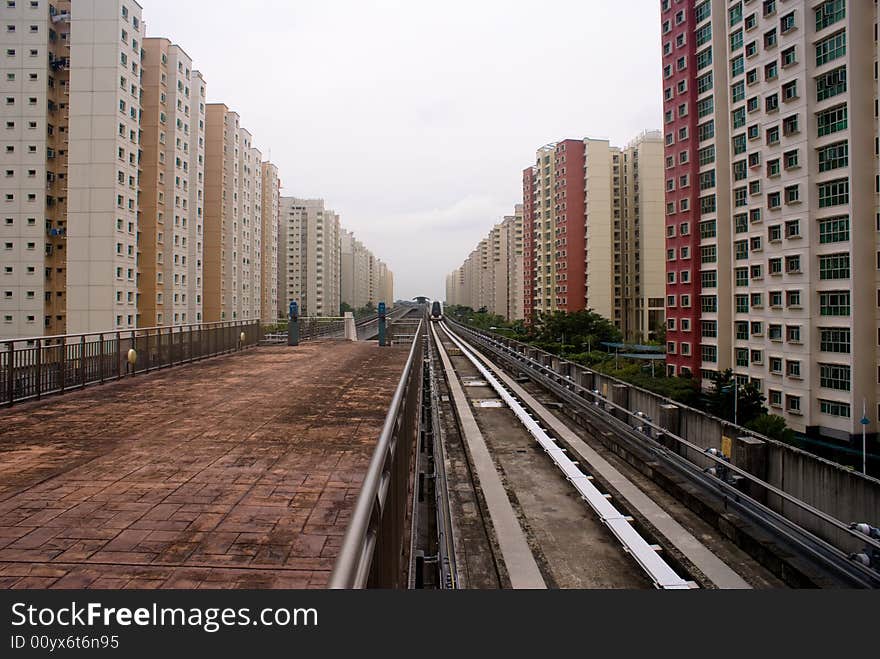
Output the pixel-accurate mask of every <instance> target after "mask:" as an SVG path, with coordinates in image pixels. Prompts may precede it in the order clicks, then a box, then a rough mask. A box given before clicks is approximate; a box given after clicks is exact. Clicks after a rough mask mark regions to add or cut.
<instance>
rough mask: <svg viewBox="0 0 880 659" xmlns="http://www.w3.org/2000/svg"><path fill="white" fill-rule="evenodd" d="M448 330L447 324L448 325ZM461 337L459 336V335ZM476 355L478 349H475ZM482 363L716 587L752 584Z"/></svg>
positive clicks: (530, 398)
mask: <svg viewBox="0 0 880 659" xmlns="http://www.w3.org/2000/svg"><path fill="white" fill-rule="evenodd" d="M447 331H448V328H447ZM459 340H460V338H459ZM476 354H478V355H479V353H476ZM479 357H480V359H481V361H482V362H483V363H484V364H485V367H486V368H487V369H488V370H489V371H490V372H491V373H492V374H493V375H494V376H495V377H497V378H498V379H499V380H501V382H502V383H503V384H504V386H505V387H507V388H508V389H509V390H510V391H512V392H513V393H514V395H516V396H517V397H518V398H519V399H520V400H522V401H523V402H524V403H525V404H526V405H527V406H528V407H529V408H530V409H532V410H533V411H534V412H535V414H536V415H537V416H538V418H540V420H541V422H542V423H544V424H546V425H547V427H548V428H550V429H551V430H552V431H553V432H554V433H556V434H557V436H558V437H560V438H561V439H563V440H564V441H565V442H566V443H567V444H568V446H570V447H571V448H572V450H574V452H575V453H576V454H577V457H578V458H579V459H580V460H581V461H582V463H583V464H585V465H589V467H590V470H591V473H595V474H596V475H597V476H600V477H601V478H602V479H603V480H605V481H606V482H607V483H609V484H610V485H611V486H612V487H614V488H615V489H616V490H617V491H618V492H619V493H620V494H621V496H623V498H624V499H625V500H626V502H627V504H628V505H629V506H630V507H632V508H633V509H635V510H636V511H638V513H639V514H641V515H642V516H643V517H645V519H647V520H648V521H649V522H650V523H651V524H652V525H653V526H654V527H655V528H656V529H657V530H658V531H659V532H660V533H661V534H662V535H663V536H664V537H665V538H666V539H667V540H668V541H669V542H670V543H671V544H672V545H673V546H675V548H676V549H677V550H678V551H680V552H681V553H682V554H683V555H685V556H686V557H687V558H688V560H690V561H691V562H692V563H693V564H694V565H695V566H696V567H697V568H698V569H699V570H700V571H701V572H703V574H704V575H705V576H706V578H707V579H709V580H710V581H711V582H712V583H713V584H714V585H716V586H717V587H718V588H733V589H748V588H751V586H750V585H749V584H748V583H747V582H746V581H745V580H744V579H743V578H742V577H741V576H740V575H739V574H737V573H736V572H735V571H734V570H733V569H731V568H730V567H729V566H728V565H726V564H725V563H724V562H723V561H722V560H721V559H719V558H718V557H717V556H716V555H715V554H713V553H712V551H711V550H709V549H708V548H707V547H706V546H705V545H704V544H703V543H701V542H700V541H699V540H698V539H697V538H696V537H694V536H693V535H692V534H691V533H690V532H689V531H687V529H685V528H684V527H683V526H682V525H681V524H679V523H678V522H677V521H676V520H675V519H673V518H672V517H671V516H670V515H669V514H668V513H667V512H666V511H664V510H663V509H662V508H661V507H660V506H658V505H657V504H656V503H655V502H654V501H652V500H651V499H650V498H649V497H648V496H646V495H645V493H644V492H642V491H641V490H640V489H639V488H638V487H637V486H636V485H635V484H633V483H632V482H631V481H630V480H629V479H628V478H626V477H625V476H624V475H623V474H621V473H620V472H619V471H618V470H617V469H615V468H614V467H613V466H612V465H611V464H610V463H608V462H607V461H606V460H605V459H604V458H603V457H602V456H600V455H599V454H598V453H597V452H596V451H595V450H593V449H592V448H591V447H590V446H588V445H587V444H586V443H585V442H584V441H583V440H582V439H580V438H579V437H578V436H577V435H576V434H575V433H574V432H573V431H571V430H570V429H569V428H568V427H567V426H566V425H565V424H564V423H562V422H561V421H560V420H559V419H558V418H556V417H555V415H553V414H552V413H551V412H550V411H549V410H548V409H547V408H546V407H545V406H543V405H542V404H541V403H540V402H539V401H537V400H536V399H535V398H534V397H533V396H531V395H530V394H529V393H528V392H527V391H525V389H523V388H522V387H520V386H519V385H518V384H517V383H516V382H515V381H513V379H512V378H510V377H509V376H508V375H507V374H506V373H505V372H504V371H503V370H501V369H500V368H498V367H497V366H496V365H494V364H493V363H492V362H491V361H489V360H487V359H486V358H485V357H484V356H483V355H479Z"/></svg>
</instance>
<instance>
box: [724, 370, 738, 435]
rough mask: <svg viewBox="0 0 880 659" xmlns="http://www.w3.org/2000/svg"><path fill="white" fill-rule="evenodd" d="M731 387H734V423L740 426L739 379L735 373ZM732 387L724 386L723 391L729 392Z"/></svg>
mask: <svg viewBox="0 0 880 659" xmlns="http://www.w3.org/2000/svg"><path fill="white" fill-rule="evenodd" d="M730 387H733V425H735V426H738V425H739V423H737V407H738V400H739V381H738V380H737V379H736V376H735V375H734V376H733V384H732V385H731V386H730ZM730 387H723V388H722V389H721V391H723V392H724V393H727V392H728V391H730Z"/></svg>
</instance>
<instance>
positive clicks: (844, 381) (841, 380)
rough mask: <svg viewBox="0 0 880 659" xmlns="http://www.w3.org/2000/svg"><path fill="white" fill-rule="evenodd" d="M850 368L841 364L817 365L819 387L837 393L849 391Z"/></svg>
mask: <svg viewBox="0 0 880 659" xmlns="http://www.w3.org/2000/svg"><path fill="white" fill-rule="evenodd" d="M850 377H851V374H850V367H849V366H844V365H841V364H819V386H820V387H823V388H825V389H835V390H837V391H849V390H850Z"/></svg>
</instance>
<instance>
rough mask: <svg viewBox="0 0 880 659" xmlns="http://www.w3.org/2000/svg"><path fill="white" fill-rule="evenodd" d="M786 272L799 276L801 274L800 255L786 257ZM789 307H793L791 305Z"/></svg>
mask: <svg viewBox="0 0 880 659" xmlns="http://www.w3.org/2000/svg"><path fill="white" fill-rule="evenodd" d="M785 271H786V272H787V273H788V274H790V275H794V274H798V273H800V272H801V257H800V255H798V254H795V255H792V256H786V257H785ZM789 306H791V305H790V304H789Z"/></svg>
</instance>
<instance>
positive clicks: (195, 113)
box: [138, 38, 205, 327]
mask: <svg viewBox="0 0 880 659" xmlns="http://www.w3.org/2000/svg"><path fill="white" fill-rule="evenodd" d="M143 50H144V60H143V76H142V87H143V94H142V101H141V102H142V106H143V111H142V115H141V179H140V192H141V196H140V214H139V217H140V221H139V223H138V232H139V236H140V237H139V272H138V291H139V294H138V312H139V320H138V325H139V326H140V327H155V326H163V325H185V324H188V323H195V322H199V321H200V320H201V315H202V311H201V302H200V297H201V291H200V279H201V274H202V273H201V269H200V267H199V263H200V262H201V256H200V254H199V246H198V244H199V243H200V242H201V236H202V231H203V225H202V217H201V215H200V212H199V211H200V208H201V206H200V199H201V198H202V197H203V194H204V192H203V191H204V174H203V172H200V163H199V162H198V159H197V158H195V159H194V158H193V152H196V153H197V152H198V151H199V148H200V145H199V140H202V142H203V135H202V128H203V126H204V118H203V117H204V114H203V111H202V110H200V106H201V107H204V104H203V102H202V99H203V98H204V91H205V86H204V80H202V79H201V76H199V75H198V74H197V73H196V76H198V77H195V76H194V75H193V71H192V60H191V59H190V58H189V56H188V55H187V54H186V53H185V52H184V51H183V49H181V48H180V47H179V46H177V45H174V44H172V43H171V42H170V41H169V40H168V39H162V38H148V39H144V44H143ZM194 84H195V85H196V86H193V85H194ZM200 122H201V123H200ZM200 173H201V176H200ZM194 243H195V247H196V249H195V250H193V244H194ZM193 284H195V286H194V287H193ZM193 294H195V296H196V297H195V299H193V297H192V296H193Z"/></svg>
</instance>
